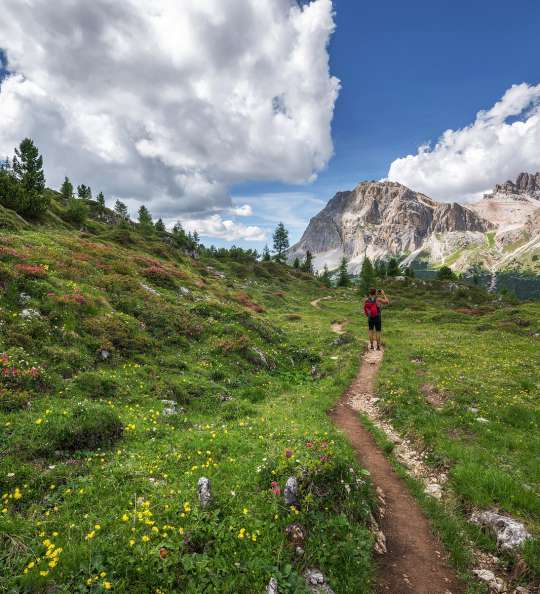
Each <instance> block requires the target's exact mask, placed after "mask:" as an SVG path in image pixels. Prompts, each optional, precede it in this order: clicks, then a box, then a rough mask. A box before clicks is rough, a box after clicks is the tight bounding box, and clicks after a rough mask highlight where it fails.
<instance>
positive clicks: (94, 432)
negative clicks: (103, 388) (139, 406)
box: [37, 402, 124, 453]
mask: <svg viewBox="0 0 540 594" xmlns="http://www.w3.org/2000/svg"><path fill="white" fill-rule="evenodd" d="M123 429H124V428H123V425H122V422H121V420H120V417H119V416H118V415H117V414H116V413H115V412H114V411H112V410H111V409H110V408H109V407H107V406H104V405H100V404H96V403H93V402H80V403H78V404H77V405H75V407H74V408H73V409H72V410H71V412H70V413H69V414H67V415H56V416H53V417H50V418H49V420H48V423H47V424H46V425H44V430H43V440H42V442H41V445H40V444H39V440H38V444H37V445H38V449H39V450H40V453H50V452H54V451H56V450H65V451H68V452H75V451H77V450H95V449H97V448H101V447H106V446H109V445H112V444H113V443H114V442H115V441H117V440H118V439H119V438H120V437H121V436H122V432H123Z"/></svg>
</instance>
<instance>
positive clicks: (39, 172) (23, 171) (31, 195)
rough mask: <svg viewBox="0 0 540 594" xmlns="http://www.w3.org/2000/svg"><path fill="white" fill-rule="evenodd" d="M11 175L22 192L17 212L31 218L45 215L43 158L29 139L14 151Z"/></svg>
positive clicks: (47, 202)
mask: <svg viewBox="0 0 540 594" xmlns="http://www.w3.org/2000/svg"><path fill="white" fill-rule="evenodd" d="M13 175H14V176H15V179H16V180H17V181H18V182H19V184H20V186H21V188H22V190H23V194H22V195H21V198H22V201H20V203H19V205H18V207H17V212H19V213H20V214H23V215H29V216H31V217H39V216H41V215H42V214H43V213H45V211H46V210H47V208H48V206H49V202H50V200H49V198H48V196H46V194H45V174H44V173H43V157H42V156H41V155H40V154H39V150H38V148H37V147H36V145H35V144H34V142H33V140H31V139H30V138H25V139H24V140H23V141H22V142H21V144H20V145H19V148H16V149H15V157H13Z"/></svg>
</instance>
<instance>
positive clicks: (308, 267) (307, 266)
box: [302, 250, 313, 274]
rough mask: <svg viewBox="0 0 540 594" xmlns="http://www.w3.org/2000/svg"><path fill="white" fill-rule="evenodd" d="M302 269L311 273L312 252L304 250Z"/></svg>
mask: <svg viewBox="0 0 540 594" xmlns="http://www.w3.org/2000/svg"><path fill="white" fill-rule="evenodd" d="M302 270H303V271H304V272H309V274H313V254H312V253H311V252H310V251H309V250H308V251H307V252H306V259H305V260H304V262H303V263H302Z"/></svg>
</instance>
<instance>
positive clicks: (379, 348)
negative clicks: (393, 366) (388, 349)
mask: <svg viewBox="0 0 540 594" xmlns="http://www.w3.org/2000/svg"><path fill="white" fill-rule="evenodd" d="M371 348H373V347H371ZM377 350H378V351H380V350H381V347H380V346H379V345H377Z"/></svg>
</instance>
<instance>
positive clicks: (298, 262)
mask: <svg viewBox="0 0 540 594" xmlns="http://www.w3.org/2000/svg"><path fill="white" fill-rule="evenodd" d="M293 268H296V269H298V268H300V260H299V259H298V256H297V257H296V258H295V259H294V262H293Z"/></svg>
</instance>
